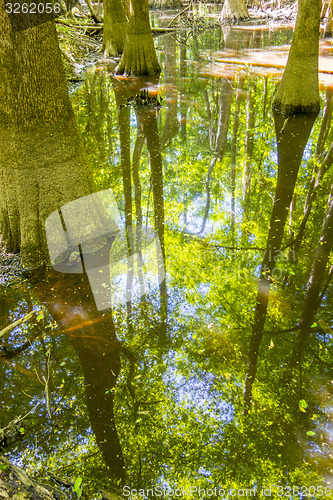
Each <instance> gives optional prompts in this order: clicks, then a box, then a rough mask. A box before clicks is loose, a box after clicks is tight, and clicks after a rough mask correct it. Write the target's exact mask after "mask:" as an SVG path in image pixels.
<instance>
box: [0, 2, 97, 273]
mask: <svg viewBox="0 0 333 500" xmlns="http://www.w3.org/2000/svg"><path fill="white" fill-rule="evenodd" d="M0 67H1V70H2V74H1V79H0V193H1V196H0V231H1V234H2V236H3V239H4V242H5V246H6V249H7V251H10V252H18V251H19V250H20V251H21V261H22V264H23V265H24V266H25V267H27V268H35V267H38V266H40V265H42V264H43V263H48V262H49V258H48V251H47V245H46V237H45V227H44V222H45V219H46V218H47V217H48V215H49V214H50V213H51V212H53V211H54V210H57V209H58V208H60V206H61V205H63V204H65V203H67V202H69V201H71V200H73V199H76V198H79V197H81V196H84V195H86V194H90V193H91V192H92V181H91V173H90V170H89V166H88V162H87V159H86V156H85V153H84V149H83V145H82V142H81V138H80V134H79V131H78V128H77V125H76V122H75V118H74V113H73V110H72V107H71V104H70V100H69V97H68V92H67V85H66V78H65V73H64V70H63V65H62V60H61V54H60V50H59V45H58V39H57V34H56V29H55V24H54V21H51V22H45V23H43V24H39V25H37V26H34V27H31V28H30V29H29V27H28V29H21V30H20V31H16V32H15V31H14V30H13V26H12V24H11V23H10V21H9V19H8V16H7V14H6V13H5V6H4V4H1V5H0Z"/></svg>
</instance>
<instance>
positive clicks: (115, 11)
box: [102, 0, 128, 57]
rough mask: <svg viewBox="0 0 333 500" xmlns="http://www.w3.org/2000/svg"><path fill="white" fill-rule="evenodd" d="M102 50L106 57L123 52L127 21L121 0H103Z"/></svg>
mask: <svg viewBox="0 0 333 500" xmlns="http://www.w3.org/2000/svg"><path fill="white" fill-rule="evenodd" d="M103 5H104V27H103V47H102V51H103V52H104V55H105V56H106V57H109V56H116V55H118V54H119V55H120V54H122V53H123V50H124V43H125V38H126V32H127V26H128V21H127V17H126V13H125V9H124V5H123V3H122V1H121V0H104V4H103Z"/></svg>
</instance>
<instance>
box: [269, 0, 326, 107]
mask: <svg viewBox="0 0 333 500" xmlns="http://www.w3.org/2000/svg"><path fill="white" fill-rule="evenodd" d="M320 10H321V0H299V2H298V13H297V20H296V26H295V31H294V36H293V40H292V43H291V47H290V51H289V57H288V62H287V65H286V68H285V70H284V73H283V76H282V80H281V83H280V85H279V88H278V90H277V93H276V96H275V99H274V101H273V108H274V109H275V110H277V111H280V112H281V113H283V114H284V115H286V116H290V115H293V114H299V113H318V112H319V109H320V100H319V86H318V53H319V25H320Z"/></svg>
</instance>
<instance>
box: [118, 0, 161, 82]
mask: <svg viewBox="0 0 333 500" xmlns="http://www.w3.org/2000/svg"><path fill="white" fill-rule="evenodd" d="M160 72H161V68H160V65H159V63H158V60H157V56H156V51H155V46H154V40H153V35H152V32H151V28H150V23H149V3H148V0H131V2H130V18H129V26H128V31H127V36H126V40H125V46H124V51H123V55H122V58H121V60H120V63H119V64H118V66H117V68H116V74H118V75H122V74H125V75H132V76H153V75H158V74H159V73H160Z"/></svg>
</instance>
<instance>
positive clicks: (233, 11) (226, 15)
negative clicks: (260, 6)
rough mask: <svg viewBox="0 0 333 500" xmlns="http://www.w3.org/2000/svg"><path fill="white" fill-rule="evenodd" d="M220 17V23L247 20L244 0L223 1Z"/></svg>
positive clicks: (247, 15)
mask: <svg viewBox="0 0 333 500" xmlns="http://www.w3.org/2000/svg"><path fill="white" fill-rule="evenodd" d="M221 17H222V21H226V20H230V21H239V20H243V19H248V18H249V17H250V16H249V12H248V10H247V6H246V3H245V0H225V2H224V5H223V9H222V14H221Z"/></svg>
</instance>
